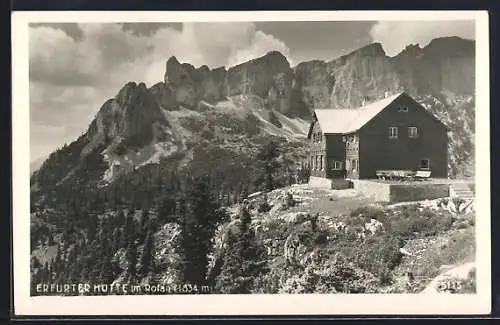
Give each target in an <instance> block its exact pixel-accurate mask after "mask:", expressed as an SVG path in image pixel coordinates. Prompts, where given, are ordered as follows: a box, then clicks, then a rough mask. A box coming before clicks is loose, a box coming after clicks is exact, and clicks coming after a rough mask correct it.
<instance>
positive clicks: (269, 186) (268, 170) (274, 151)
mask: <svg viewBox="0 0 500 325" xmlns="http://www.w3.org/2000/svg"><path fill="white" fill-rule="evenodd" d="M279 154H280V153H279V150H278V146H277V144H276V143H275V142H274V141H269V142H268V143H266V144H265V145H264V146H263V147H262V148H261V149H260V150H259V152H258V153H257V157H256V158H257V160H258V161H259V162H260V164H261V169H262V171H261V172H262V174H261V175H259V177H258V178H257V182H258V183H261V184H262V183H263V184H264V189H265V190H267V191H272V190H273V189H274V188H275V180H274V173H275V172H276V170H277V169H278V168H279V167H280V163H279V162H278V157H279Z"/></svg>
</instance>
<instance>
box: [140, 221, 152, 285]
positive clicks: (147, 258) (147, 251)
mask: <svg viewBox="0 0 500 325" xmlns="http://www.w3.org/2000/svg"><path fill="white" fill-rule="evenodd" d="M152 253H153V231H152V229H151V228H149V229H148V230H147V234H146V240H145V241H144V248H143V251H142V256H141V274H142V276H146V275H147V274H148V273H149V271H151V269H152V268H153V255H152Z"/></svg>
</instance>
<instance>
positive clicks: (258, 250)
mask: <svg viewBox="0 0 500 325" xmlns="http://www.w3.org/2000/svg"><path fill="white" fill-rule="evenodd" d="M250 224H251V215H250V213H249V212H248V210H247V209H245V208H244V209H242V211H241V215H240V223H239V225H238V231H237V232H236V233H234V232H233V231H230V232H228V236H227V246H226V247H227V249H226V254H225V256H224V264H223V266H222V271H221V273H220V275H219V277H218V280H217V289H218V290H219V291H220V292H222V293H251V292H252V290H253V289H254V286H253V281H254V279H255V278H256V277H258V276H259V275H260V274H261V273H265V272H267V271H268V270H267V266H266V259H265V255H264V250H263V248H262V247H261V246H259V245H258V244H257V241H256V238H255V232H254V230H253V229H252V228H251V227H250Z"/></svg>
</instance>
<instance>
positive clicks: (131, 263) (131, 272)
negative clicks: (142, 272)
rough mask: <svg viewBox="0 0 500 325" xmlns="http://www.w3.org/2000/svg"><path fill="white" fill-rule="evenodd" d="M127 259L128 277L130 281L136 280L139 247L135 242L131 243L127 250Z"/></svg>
mask: <svg viewBox="0 0 500 325" xmlns="http://www.w3.org/2000/svg"><path fill="white" fill-rule="evenodd" d="M126 259H127V263H128V265H127V275H128V276H129V279H131V280H132V279H135V277H136V275H137V269H136V267H137V246H136V244H135V241H131V242H130V244H129V246H128V248H127V253H126Z"/></svg>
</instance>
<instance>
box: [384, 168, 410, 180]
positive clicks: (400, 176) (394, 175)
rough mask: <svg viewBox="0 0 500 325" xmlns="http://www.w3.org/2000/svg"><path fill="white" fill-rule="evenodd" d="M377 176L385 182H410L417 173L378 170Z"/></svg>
mask: <svg viewBox="0 0 500 325" xmlns="http://www.w3.org/2000/svg"><path fill="white" fill-rule="evenodd" d="M375 174H376V175H377V178H378V179H383V180H386V179H389V180H408V179H412V178H413V176H414V175H416V174H415V172H413V171H411V170H377V171H376V172H375Z"/></svg>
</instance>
